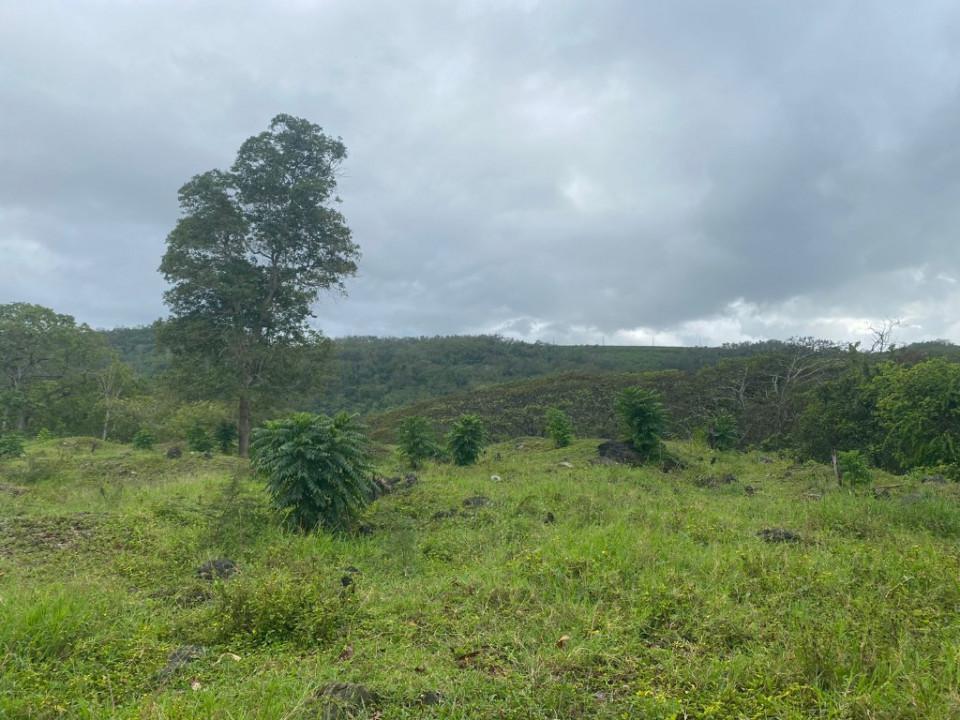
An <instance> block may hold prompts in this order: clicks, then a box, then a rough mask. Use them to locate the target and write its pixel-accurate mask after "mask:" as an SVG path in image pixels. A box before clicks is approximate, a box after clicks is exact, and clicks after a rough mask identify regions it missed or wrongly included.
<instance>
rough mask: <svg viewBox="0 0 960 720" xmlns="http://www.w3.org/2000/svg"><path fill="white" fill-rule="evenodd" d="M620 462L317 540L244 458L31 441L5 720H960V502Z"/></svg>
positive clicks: (676, 445)
mask: <svg viewBox="0 0 960 720" xmlns="http://www.w3.org/2000/svg"><path fill="white" fill-rule="evenodd" d="M304 424H306V425H309V423H306V421H305V420H304ZM311 432H313V431H312V430H311ZM598 442H599V441H598V440H591V439H581V440H576V441H574V442H573V443H572V444H571V445H570V446H568V447H565V448H561V449H557V448H554V447H553V443H552V442H551V441H549V440H547V439H541V438H517V439H514V440H512V441H510V442H507V443H501V444H497V445H493V446H491V447H489V448H487V449H486V451H485V452H484V453H483V454H482V455H481V456H480V457H479V459H478V461H477V463H476V464H474V465H471V466H463V467H461V466H457V465H453V464H437V463H435V462H432V461H428V462H426V463H425V465H424V467H423V468H422V470H421V471H420V472H419V473H418V476H417V478H415V479H414V480H410V481H407V482H404V483H398V484H397V486H396V487H397V488H398V489H397V490H395V491H394V492H391V493H389V494H387V495H384V496H383V497H381V498H379V499H378V500H376V501H375V502H373V503H372V504H371V505H369V506H368V507H367V508H366V509H365V510H364V511H363V512H362V514H361V515H360V516H359V517H358V518H357V520H356V522H354V523H353V524H352V525H351V529H350V530H349V531H348V532H344V533H334V534H331V533H307V534H302V533H291V532H289V531H288V530H285V529H284V525H283V523H282V517H280V516H278V514H277V512H276V510H275V509H274V508H273V507H272V505H271V503H270V501H269V496H268V495H267V494H266V493H265V492H264V491H263V480H262V479H261V478H259V477H255V476H251V475H249V474H248V472H247V470H246V467H247V466H246V463H245V462H244V461H242V460H241V459H239V458H237V457H235V456H224V455H220V454H213V455H209V456H204V455H203V454H201V453H190V452H185V453H184V454H183V456H182V457H180V458H174V459H170V458H168V457H167V455H166V452H165V450H166V448H165V447H164V446H158V447H157V448H156V449H154V450H149V451H148V450H135V449H132V448H131V447H130V446H125V445H118V444H114V443H110V442H106V443H104V442H102V441H94V440H92V439H89V438H76V439H53V440H47V441H42V442H38V441H29V442H27V444H26V455H25V456H23V457H20V458H8V459H5V460H3V461H2V462H0V483H2V485H0V602H2V609H3V612H0V716H2V717H9V718H17V719H19V718H30V719H31V720H33V719H37V720H39V719H44V720H46V719H47V718H80V719H91V720H92V719H94V718H95V719H97V720H100V719H102V718H130V719H133V718H137V719H138V720H142V719H157V720H159V719H160V718H163V719H165V720H186V719H187V718H198V717H205V718H220V719H222V720H227V719H228V718H229V719H232V720H253V719H255V718H256V719H262V720H276V719H277V718H288V719H289V720H305V719H307V718H321V717H325V716H328V717H329V716H332V712H333V711H332V710H330V707H331V706H330V703H332V702H333V701H334V700H335V699H339V700H340V701H342V702H345V703H350V702H353V703H354V707H353V710H354V711H356V713H357V716H358V717H366V718H376V717H383V718H387V717H389V718H430V717H436V718H452V717H524V718H543V719H546V718H557V717H581V718H611V719H612V718H623V717H652V718H683V717H689V718H693V717H696V718H771V717H777V718H784V719H790V720H793V719H796V720H800V719H801V718H810V717H824V718H891V719H892V718H916V719H920V718H924V719H937V718H952V717H957V716H958V714H960V704H958V700H957V695H956V677H955V672H954V670H955V667H956V657H955V656H956V649H957V647H960V630H958V625H957V622H956V618H955V613H954V608H955V607H957V606H958V604H960V589H958V585H957V583H956V582H955V581H954V580H953V578H952V576H951V574H950V572H948V571H947V570H948V569H949V568H952V567H956V566H957V563H958V562H960V552H958V549H957V548H958V541H960V490H958V486H957V485H956V484H954V483H950V482H944V481H943V479H942V478H938V477H934V476H927V475H922V474H919V473H918V474H914V475H910V476H897V477H894V476H891V475H889V474H887V473H886V472H884V471H882V470H874V471H873V473H874V477H873V482H872V483H870V484H867V485H848V484H844V485H842V486H841V485H838V484H837V482H836V478H835V477H834V472H833V468H832V467H831V466H830V465H822V464H817V463H804V464H797V463H795V462H793V461H792V460H791V459H789V458H787V457H781V456H778V455H777V454H769V453H764V452H758V451H751V452H746V453H742V452H733V451H718V450H712V449H711V448H709V446H708V445H707V444H706V443H702V444H701V443H696V442H686V441H685V442H674V441H669V440H668V441H667V446H668V450H669V452H670V453H672V454H674V455H676V456H677V457H679V458H681V459H682V460H683V467H682V468H681V469H677V470H675V471H673V472H671V473H669V474H665V473H663V472H661V471H660V470H659V469H658V468H657V467H656V466H650V467H640V468H632V467H628V466H623V465H616V464H608V463H601V462H599V461H598V458H597V450H596V448H597V444H598ZM94 445H95V446H96V447H95V449H94V450H93V451H91V447H93V446H94ZM382 458H383V459H382V460H381V461H380V466H379V468H378V470H377V472H378V474H379V475H381V476H382V477H390V476H392V475H393V474H395V473H398V472H402V471H401V468H400V467H399V466H395V465H394V464H393V462H394V461H393V460H391V459H390V458H391V456H390V455H389V454H388V455H383V456H382ZM492 476H496V477H497V478H498V480H492V479H491V477H492ZM364 699H366V700H367V701H369V704H368V705H366V707H365V709H363V710H359V709H358V708H359V704H357V703H359V702H360V701H362V700H364ZM361 704H362V703H361ZM325 713H326V715H325Z"/></svg>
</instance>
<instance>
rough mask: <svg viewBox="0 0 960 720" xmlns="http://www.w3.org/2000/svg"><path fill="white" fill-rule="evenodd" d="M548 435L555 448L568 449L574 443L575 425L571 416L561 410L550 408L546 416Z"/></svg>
mask: <svg viewBox="0 0 960 720" xmlns="http://www.w3.org/2000/svg"><path fill="white" fill-rule="evenodd" d="M546 421H547V435H548V436H549V437H550V439H551V440H553V444H554V446H555V447H558V448H562V447H567V445H569V444H570V443H571V442H573V423H572V422H570V416H569V415H567V414H566V413H565V412H564V411H563V410H561V409H560V408H555V407H552V408H549V409H548V410H547V415H546Z"/></svg>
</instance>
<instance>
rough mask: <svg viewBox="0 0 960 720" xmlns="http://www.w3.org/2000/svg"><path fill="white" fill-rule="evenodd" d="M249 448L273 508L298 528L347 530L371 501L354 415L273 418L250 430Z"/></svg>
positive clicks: (366, 454) (366, 463) (365, 455)
mask: <svg viewBox="0 0 960 720" xmlns="http://www.w3.org/2000/svg"><path fill="white" fill-rule="evenodd" d="M250 450H251V459H252V464H253V468H254V470H255V471H256V472H257V473H258V474H260V475H261V476H262V477H263V478H265V480H266V482H267V490H268V491H269V493H270V496H271V499H272V501H273V505H274V507H275V508H277V509H278V510H280V511H281V512H283V513H284V514H285V515H286V518H287V520H288V522H289V523H290V525H291V526H292V527H294V528H296V529H298V530H301V531H310V530H314V529H316V528H324V529H328V530H342V529H345V528H347V527H349V525H350V523H351V522H352V521H353V520H354V519H355V518H356V517H357V515H359V513H360V512H361V511H362V510H363V508H364V507H365V506H366V505H367V503H368V502H369V498H370V496H371V487H372V486H371V480H370V476H371V472H372V466H371V464H370V454H369V449H368V445H367V439H366V437H364V435H363V433H362V432H361V429H360V427H359V425H358V424H357V421H356V419H355V417H354V416H351V415H347V414H346V413H340V414H338V415H337V416H336V417H333V418H330V417H327V416H326V415H313V414H311V413H295V414H293V415H291V416H289V417H285V418H281V419H279V420H272V421H270V422H268V423H266V424H265V426H264V427H262V428H259V429H257V430H256V431H254V433H253V442H252V444H251V447H250Z"/></svg>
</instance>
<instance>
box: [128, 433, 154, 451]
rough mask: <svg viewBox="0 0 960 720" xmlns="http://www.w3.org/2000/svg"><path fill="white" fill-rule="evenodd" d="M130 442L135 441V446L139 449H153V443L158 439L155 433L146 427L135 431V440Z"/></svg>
mask: <svg viewBox="0 0 960 720" xmlns="http://www.w3.org/2000/svg"><path fill="white" fill-rule="evenodd" d="M130 442H132V443H133V446H134V447H135V448H136V449H137V450H151V449H152V448H153V443H154V442H156V440H155V439H154V437H153V434H152V433H151V432H150V431H149V430H147V429H146V428H140V429H139V430H137V432H136V433H134V436H133V440H131V441H130Z"/></svg>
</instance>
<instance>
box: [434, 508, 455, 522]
mask: <svg viewBox="0 0 960 720" xmlns="http://www.w3.org/2000/svg"><path fill="white" fill-rule="evenodd" d="M458 512H459V511H458V510H457V509H456V508H450V509H449V510H437V512H435V513H434V514H433V515H431V516H430V517H431V518H432V519H433V520H444V519H446V518H452V517H456V516H457V514H458Z"/></svg>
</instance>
